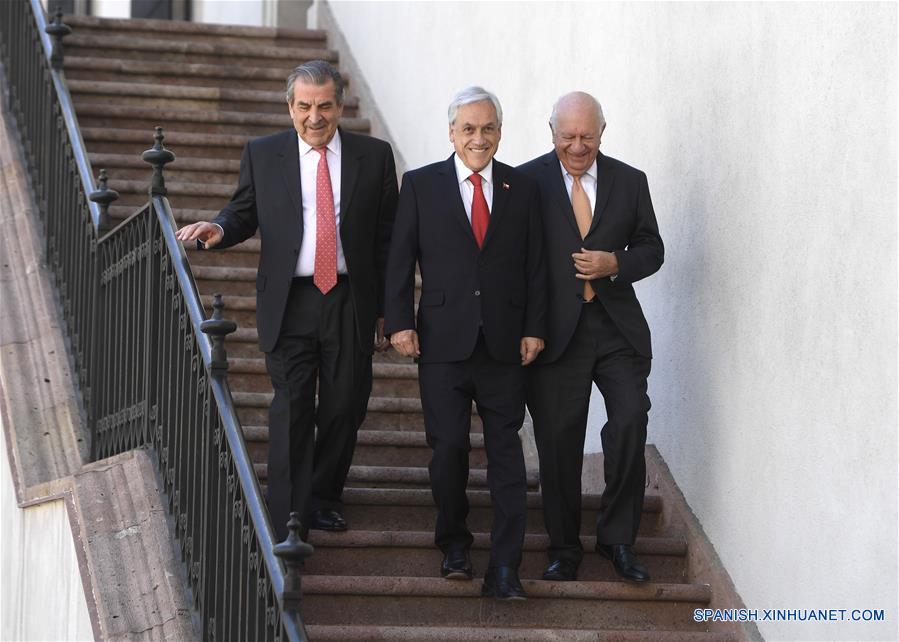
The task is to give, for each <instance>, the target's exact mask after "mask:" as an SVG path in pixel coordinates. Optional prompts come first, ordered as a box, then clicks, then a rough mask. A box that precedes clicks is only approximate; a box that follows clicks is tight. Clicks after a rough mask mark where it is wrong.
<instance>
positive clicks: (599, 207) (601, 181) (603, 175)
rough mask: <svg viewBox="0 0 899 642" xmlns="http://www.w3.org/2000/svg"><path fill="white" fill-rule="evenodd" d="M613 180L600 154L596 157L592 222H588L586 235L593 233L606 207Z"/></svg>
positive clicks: (610, 171)
mask: <svg viewBox="0 0 899 642" xmlns="http://www.w3.org/2000/svg"><path fill="white" fill-rule="evenodd" d="M614 182H615V175H614V174H613V173H612V169H611V167H610V166H609V164H608V163H607V162H605V157H604V156H603V155H602V154H599V155H597V157H596V206H595V207H594V208H593V222H592V223H590V231H589V232H587V236H590V235H591V234H593V232H594V231H595V230H596V226H597V225H599V219H600V218H601V217H602V213H603V210H605V209H606V203H608V202H609V194H611V193H612V184H613V183H614Z"/></svg>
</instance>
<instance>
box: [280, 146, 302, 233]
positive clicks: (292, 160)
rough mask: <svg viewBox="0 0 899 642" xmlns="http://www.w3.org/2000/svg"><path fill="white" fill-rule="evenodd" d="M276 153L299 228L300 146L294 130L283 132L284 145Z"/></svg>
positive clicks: (300, 221) (300, 200)
mask: <svg viewBox="0 0 899 642" xmlns="http://www.w3.org/2000/svg"><path fill="white" fill-rule="evenodd" d="M278 155H279V156H281V157H282V158H283V159H284V160H283V162H282V163H281V172H282V174H283V176H284V183H285V185H286V187H287V194H288V196H289V197H290V202H291V203H293V209H294V214H295V216H296V219H295V220H296V221H299V223H300V229H302V221H303V203H302V192H301V191H300V148H299V143H298V142H297V133H296V132H295V131H290V132H285V136H284V146H283V147H282V148H281V151H280V152H279V153H278Z"/></svg>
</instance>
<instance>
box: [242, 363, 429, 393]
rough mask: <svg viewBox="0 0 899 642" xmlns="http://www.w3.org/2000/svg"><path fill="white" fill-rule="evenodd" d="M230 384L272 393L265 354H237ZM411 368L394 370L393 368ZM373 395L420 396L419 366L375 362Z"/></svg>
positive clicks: (246, 390)
mask: <svg viewBox="0 0 899 642" xmlns="http://www.w3.org/2000/svg"><path fill="white" fill-rule="evenodd" d="M228 366H229V367H228V383H229V384H230V386H231V390H234V391H237V392H263V393H272V385H271V380H270V379H269V376H268V372H267V370H266V369H265V359H264V357H263V356H262V353H260V354H259V357H258V358H255V359H254V358H252V357H234V358H230V357H229V359H228ZM394 366H395V367H397V368H403V369H408V371H409V372H410V373H411V376H406V374H405V372H406V370H402V371H400V370H395V369H394V370H391V369H390V368H392V367H394ZM371 394H372V396H375V397H409V398H414V397H420V389H419V386H418V368H417V367H416V366H415V365H413V364H383V363H374V364H372V391H371Z"/></svg>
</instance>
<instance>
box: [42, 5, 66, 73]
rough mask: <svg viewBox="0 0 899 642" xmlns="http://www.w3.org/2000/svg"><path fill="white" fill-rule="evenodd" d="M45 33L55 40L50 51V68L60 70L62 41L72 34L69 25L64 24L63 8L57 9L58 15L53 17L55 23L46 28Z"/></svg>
mask: <svg viewBox="0 0 899 642" xmlns="http://www.w3.org/2000/svg"><path fill="white" fill-rule="evenodd" d="M44 31H46V32H47V33H48V34H50V36H51V37H52V38H53V49H52V50H51V51H50V66H51V67H53V68H54V69H56V70H60V69H62V61H63V50H62V39H63V38H65V37H66V36H68V35H69V34H70V33H72V28H71V27H70V26H69V25H67V24H63V21H62V7H60V6H57V7H56V15H55V16H54V17H53V22H51V23H50V24H48V25H47V26H46V27H44Z"/></svg>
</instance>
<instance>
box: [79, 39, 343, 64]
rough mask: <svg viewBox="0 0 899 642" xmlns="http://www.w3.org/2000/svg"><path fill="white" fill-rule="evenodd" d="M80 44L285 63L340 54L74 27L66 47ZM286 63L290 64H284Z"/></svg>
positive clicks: (105, 47) (321, 58) (102, 48)
mask: <svg viewBox="0 0 899 642" xmlns="http://www.w3.org/2000/svg"><path fill="white" fill-rule="evenodd" d="M79 47H83V48H90V49H93V50H101V51H102V50H108V51H110V52H113V51H121V50H131V51H143V52H147V53H151V52H161V53H169V54H172V53H175V54H184V55H186V56H187V55H207V56H214V55H220V56H223V57H226V56H227V57H231V58H233V57H240V58H258V59H260V61H263V60H266V59H271V60H276V61H278V62H280V63H283V62H284V61H285V60H286V59H290V60H316V59H317V60H327V61H329V62H333V63H336V62H337V60H338V58H339V56H338V54H337V52H336V51H334V50H332V49H326V48H321V49H313V48H311V47H276V46H267V45H261V44H258V43H256V44H254V45H253V46H252V47H248V46H246V45H244V44H242V43H230V42H197V41H192V40H180V41H177V40H168V39H164V38H147V37H140V36H134V35H126V36H118V35H113V34H106V35H104V37H103V38H97V37H96V36H94V35H92V34H79V33H78V32H77V31H74V32H73V33H72V35H70V36H69V37H68V38H67V39H66V48H67V49H70V50H74V51H73V53H75V54H77V49H78V48H79ZM285 66H287V64H285Z"/></svg>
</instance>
